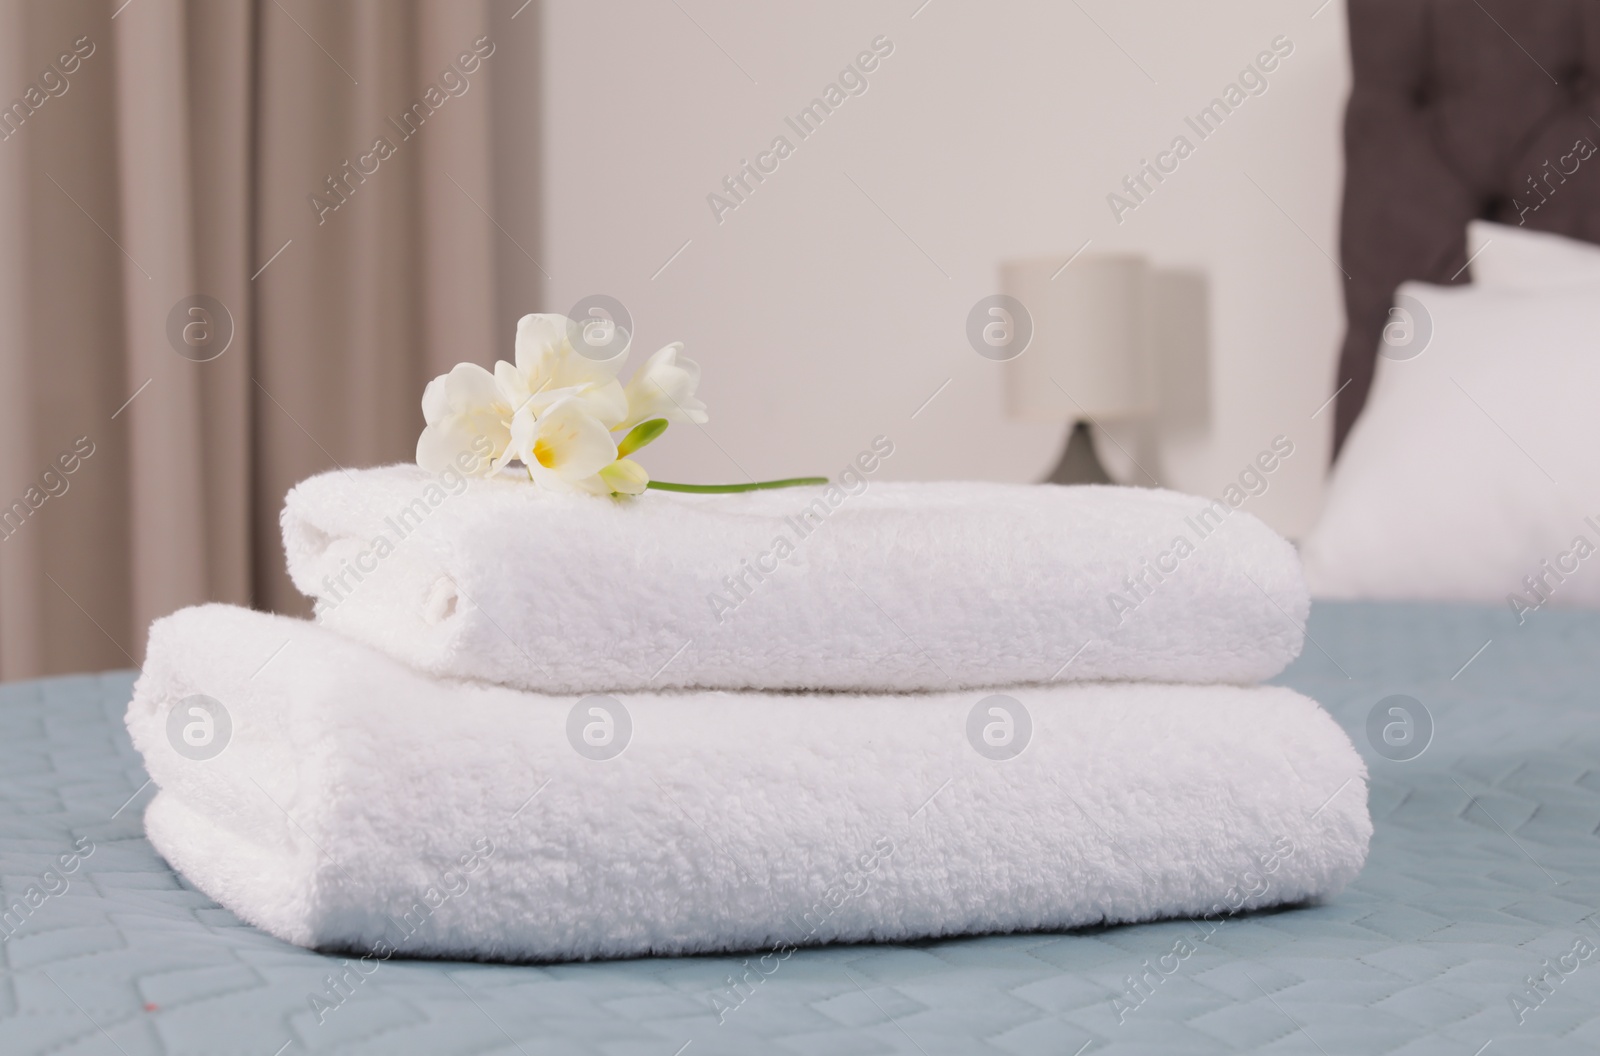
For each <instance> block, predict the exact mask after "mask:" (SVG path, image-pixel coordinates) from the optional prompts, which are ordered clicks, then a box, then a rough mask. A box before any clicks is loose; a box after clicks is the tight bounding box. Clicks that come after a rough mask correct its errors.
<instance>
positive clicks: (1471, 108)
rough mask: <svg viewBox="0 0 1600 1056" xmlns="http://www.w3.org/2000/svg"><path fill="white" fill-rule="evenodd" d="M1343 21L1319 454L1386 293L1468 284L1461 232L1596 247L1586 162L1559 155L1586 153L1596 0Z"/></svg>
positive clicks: (1504, 0) (1375, 338)
mask: <svg viewBox="0 0 1600 1056" xmlns="http://www.w3.org/2000/svg"><path fill="white" fill-rule="evenodd" d="M1349 20H1350V56H1351V66H1352V69H1353V79H1352V84H1353V86H1352V88H1351V92H1350V103H1349V106H1348V108H1347V109H1346V111H1345V123H1344V145H1345V185H1344V204H1343V214H1342V216H1341V219H1340V231H1339V255H1340V257H1341V258H1342V259H1343V262H1344V270H1345V271H1346V272H1347V273H1348V274H1349V276H1350V278H1349V281H1347V282H1346V283H1345V316H1346V331H1345V339H1344V347H1343V350H1342V351H1341V353H1340V356H1339V376H1338V379H1337V380H1336V381H1335V385H1343V384H1345V382H1347V381H1348V382H1349V384H1348V385H1347V386H1346V387H1345V388H1344V389H1343V391H1341V392H1340V393H1339V398H1338V402H1337V407H1336V411H1335V419H1334V452H1335V454H1337V453H1338V449H1339V447H1340V446H1341V445H1343V443H1344V438H1345V436H1346V434H1348V433H1349V431H1350V426H1351V424H1352V423H1354V422H1355V419H1356V415H1357V414H1359V413H1360V411H1361V407H1362V405H1363V404H1364V403H1365V401H1366V398H1367V390H1368V389H1369V388H1370V387H1371V385H1372V374H1373V369H1374V366H1375V364H1376V359H1377V354H1378V342H1379V339H1380V336H1381V334H1382V330H1383V326H1384V323H1385V321H1386V319H1387V316H1388V310H1389V305H1390V304H1391V298H1392V297H1393V295H1394V291H1395V287H1397V286H1399V285H1400V283H1402V282H1404V281H1406V280H1408V279H1420V280H1422V281H1425V282H1435V283H1448V282H1466V281H1468V279H1469V278H1470V272H1469V271H1467V270H1464V269H1463V265H1465V264H1466V262H1467V256H1466V248H1465V237H1464V235H1465V228H1466V224H1467V221H1468V220H1471V219H1474V218H1482V219H1487V220H1495V221H1498V222H1499V223H1504V224H1516V223H1519V222H1521V223H1522V224H1523V225H1524V226H1526V227H1529V228H1536V229H1539V230H1543V231H1554V232H1557V233H1559V234H1564V235H1569V236H1572V237H1576V238H1583V239H1588V240H1590V241H1597V242H1600V151H1596V152H1595V154H1594V156H1592V157H1589V158H1588V159H1587V160H1583V161H1579V160H1578V159H1577V158H1576V156H1575V155H1574V154H1573V147H1574V144H1575V143H1576V142H1577V141H1578V140H1580V139H1581V140H1586V141H1588V142H1589V143H1591V144H1593V145H1595V146H1596V147H1600V123H1597V122H1600V0H1349ZM1547 163H1548V166H1547ZM1561 169H1565V170H1569V171H1567V172H1561V171H1559V170H1561ZM1573 169H1576V171H1570V170H1573ZM1530 180H1531V181H1532V182H1531V183H1530ZM1488 252H1491V253H1492V252H1494V250H1493V247H1491V248H1490V249H1489V250H1488Z"/></svg>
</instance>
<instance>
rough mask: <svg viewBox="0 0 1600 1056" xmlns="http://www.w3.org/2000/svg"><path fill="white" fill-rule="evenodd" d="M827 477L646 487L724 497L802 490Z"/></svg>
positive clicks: (660, 482) (664, 483) (652, 484)
mask: <svg viewBox="0 0 1600 1056" xmlns="http://www.w3.org/2000/svg"><path fill="white" fill-rule="evenodd" d="M826 483H828V478H827V477H790V478H789V479H788V480H758V481H755V482H754V483H751V484H671V483H668V482H667V481H665V480H652V481H651V482H650V483H649V484H647V485H645V486H646V487H649V488H655V489H656V490H657V491H691V492H694V493H695V494H697V495H722V494H725V493H727V492H733V491H763V490H765V489H767V488H800V487H805V486H807V485H810V484H826Z"/></svg>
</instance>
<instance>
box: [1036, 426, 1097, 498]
mask: <svg viewBox="0 0 1600 1056" xmlns="http://www.w3.org/2000/svg"><path fill="white" fill-rule="evenodd" d="M1043 483H1045V484H1110V483H1111V477H1110V475H1109V474H1107V473H1106V468H1105V466H1102V465H1101V464H1100V456H1099V455H1098V454H1096V453H1095V449H1094V436H1093V435H1092V434H1091V433H1090V432H1089V423H1088V422H1077V423H1076V424H1074V425H1073V427H1072V432H1070V433H1068V434H1067V446H1066V447H1065V448H1063V449H1062V451H1061V460H1060V461H1059V462H1057V463H1056V468H1055V469H1052V470H1051V471H1050V475H1049V476H1048V477H1046V478H1045V479H1044V481H1043Z"/></svg>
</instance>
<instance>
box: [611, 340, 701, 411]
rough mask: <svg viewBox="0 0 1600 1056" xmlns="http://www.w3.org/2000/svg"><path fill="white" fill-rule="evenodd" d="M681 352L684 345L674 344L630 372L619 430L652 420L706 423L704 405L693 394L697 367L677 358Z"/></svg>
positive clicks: (696, 384)
mask: <svg viewBox="0 0 1600 1056" xmlns="http://www.w3.org/2000/svg"><path fill="white" fill-rule="evenodd" d="M682 350H683V342H682V341H674V342H673V343H672V344H670V345H668V346H667V347H665V348H663V349H661V350H660V351H658V352H657V353H656V354H655V355H653V356H651V357H650V358H649V359H647V360H645V363H644V366H642V367H640V368H639V369H638V370H636V371H634V372H633V377H632V378H631V379H629V381H628V387H627V389H625V390H624V392H625V395H626V396H627V403H628V406H627V416H626V417H625V418H624V419H623V421H622V424H620V425H618V426H617V428H618V429H631V428H633V427H634V426H635V425H638V424H639V423H640V422H646V421H649V420H650V419H652V418H665V419H666V420H667V421H669V422H695V423H697V424H698V423H703V422H705V421H707V420H708V415H707V414H706V405H705V404H704V403H702V402H701V401H700V400H699V399H698V398H697V397H696V396H695V394H694V392H695V389H697V388H699V387H700V364H698V363H696V362H695V361H694V360H692V359H689V358H687V357H685V356H680V355H678V353H679V352H681V351H682Z"/></svg>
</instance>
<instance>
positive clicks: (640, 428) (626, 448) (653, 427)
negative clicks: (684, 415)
mask: <svg viewBox="0 0 1600 1056" xmlns="http://www.w3.org/2000/svg"><path fill="white" fill-rule="evenodd" d="M666 431H667V420H666V419H665V418H652V419H650V420H649V421H648V422H640V423H639V424H638V425H636V426H634V427H633V428H632V429H629V430H628V435H627V436H625V437H623V438H622V443H620V444H618V445H617V457H618V458H627V457H628V456H629V455H631V454H633V453H634V452H635V451H637V450H639V449H640V448H641V447H643V446H644V445H646V444H648V443H649V442H650V441H652V440H654V439H655V438H656V437H658V436H660V435H661V434H662V433H664V432H666Z"/></svg>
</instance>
